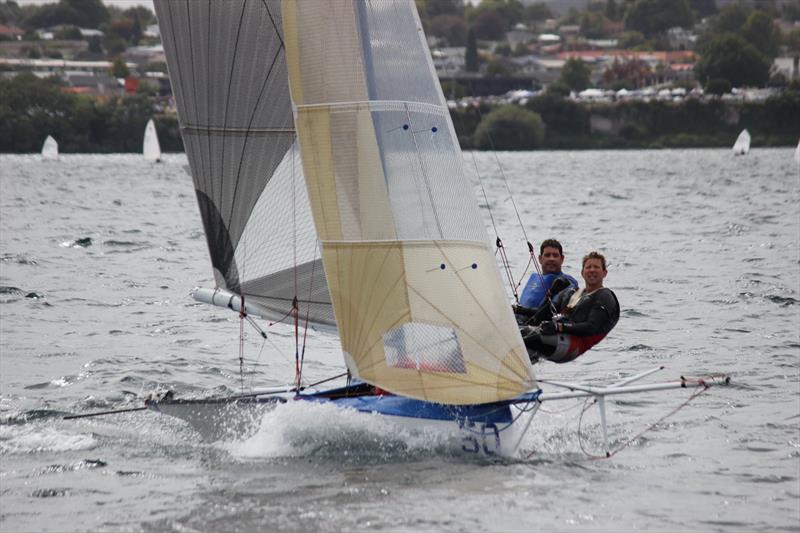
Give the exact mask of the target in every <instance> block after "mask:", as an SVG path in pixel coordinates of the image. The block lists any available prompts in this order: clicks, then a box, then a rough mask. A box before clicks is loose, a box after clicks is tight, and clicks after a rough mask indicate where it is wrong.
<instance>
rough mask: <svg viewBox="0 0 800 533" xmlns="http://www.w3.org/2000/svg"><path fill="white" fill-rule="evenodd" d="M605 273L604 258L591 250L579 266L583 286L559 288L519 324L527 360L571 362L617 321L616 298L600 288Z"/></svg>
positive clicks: (606, 289)
mask: <svg viewBox="0 0 800 533" xmlns="http://www.w3.org/2000/svg"><path fill="white" fill-rule="evenodd" d="M606 275H608V271H607V270H606V258H605V257H603V255H601V254H599V253H597V252H591V253H590V254H588V255H587V256H585V257H584V258H583V268H582V269H581V276H582V277H583V279H584V281H585V282H586V287H584V288H582V289H577V290H576V289H575V288H573V287H569V288H566V289H564V290H562V291H561V292H559V293H558V296H556V297H555V298H554V299H553V302H552V303H553V305H552V306H551V305H550V302H548V301H545V302H544V303H542V305H541V306H539V308H538V309H537V311H536V314H535V315H534V316H533V318H531V319H530V320H529V321H528V323H527V324H526V325H523V326H521V327H520V333H521V334H522V339H523V340H524V341H525V347H526V348H528V355H529V356H530V358H531V362H536V361H537V360H538V359H539V358H540V357H544V358H545V359H548V360H550V361H553V362H555V363H567V362H569V361H572V360H573V359H575V358H576V357H578V356H579V355H581V354H582V353H583V352H585V351H586V350H588V349H589V348H591V347H592V346H594V345H595V344H597V343H598V342H600V341H601V340H603V339H604V338H605V336H606V335H607V334H608V332H609V331H611V330H612V329H613V328H614V326H615V325H616V324H617V321H618V320H619V301H617V296H616V295H615V294H614V292H613V291H612V290H611V289H609V288H607V287H603V279H605V277H606ZM553 308H555V311H556V314H555V315H554V314H553Z"/></svg>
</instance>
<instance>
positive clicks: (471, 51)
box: [464, 28, 480, 72]
mask: <svg viewBox="0 0 800 533" xmlns="http://www.w3.org/2000/svg"><path fill="white" fill-rule="evenodd" d="M464 61H465V63H466V65H465V66H464V70H466V71H467V72H478V69H479V68H480V63H479V62H478V41H477V40H476V39H475V32H474V31H472V28H470V29H469V31H468V32H467V50H466V52H465V57H464Z"/></svg>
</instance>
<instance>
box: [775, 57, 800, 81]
mask: <svg viewBox="0 0 800 533" xmlns="http://www.w3.org/2000/svg"><path fill="white" fill-rule="evenodd" d="M798 62H800V61H799V59H798V57H797V56H795V57H776V58H775V61H773V62H772V67H771V70H772V72H774V73H776V74H777V73H781V74H783V75H784V77H785V78H786V79H787V80H800V66H799V65H798Z"/></svg>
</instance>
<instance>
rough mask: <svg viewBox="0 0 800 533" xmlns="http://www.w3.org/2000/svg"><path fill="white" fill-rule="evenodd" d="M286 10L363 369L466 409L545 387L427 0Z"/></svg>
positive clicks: (332, 251)
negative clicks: (479, 195)
mask: <svg viewBox="0 0 800 533" xmlns="http://www.w3.org/2000/svg"><path fill="white" fill-rule="evenodd" d="M282 11H283V28H284V36H285V43H286V54H287V71H288V74H289V80H290V87H291V95H292V100H293V103H294V105H295V106H296V109H295V122H296V127H297V134H298V140H299V143H300V153H301V156H302V160H303V170H304V175H305V179H306V184H307V187H308V199H309V203H310V206H311V211H312V213H313V218H314V224H315V227H316V230H317V234H318V236H319V238H320V240H321V248H322V261H323V265H324V268H325V273H326V279H327V280H328V287H329V290H330V296H331V301H332V302H333V308H334V312H335V315H336V323H337V325H338V329H339V334H340V337H341V342H342V348H343V352H344V356H345V361H346V362H347V365H348V368H349V369H350V371H351V372H352V373H353V374H354V375H355V376H357V377H360V378H361V379H364V380H366V381H368V382H370V383H374V384H376V385H379V386H381V387H382V388H384V389H386V390H389V391H392V392H395V393H398V394H402V395H405V396H410V397H414V398H420V399H424V400H429V401H436V402H444V403H452V404H470V403H486V402H493V401H498V400H502V399H507V398H510V397H513V396H515V395H517V394H519V393H521V392H523V391H525V390H528V389H530V388H532V387H534V386H535V382H534V379H533V374H532V370H531V366H530V362H529V360H528V357H527V353H526V351H525V348H524V346H523V345H522V340H521V338H520V335H519V332H518V330H517V326H516V322H515V320H514V318H513V314H512V312H511V309H510V306H509V305H508V301H507V299H506V295H505V292H504V290H503V286H502V282H501V278H500V272H499V270H498V268H497V265H496V263H495V261H494V256H493V253H492V249H491V247H490V245H489V242H488V235H487V234H486V231H485V229H484V228H483V225H482V222H481V217H480V213H479V211H478V207H477V202H476V201H475V198H474V196H473V193H472V189H471V187H470V186H469V182H468V180H467V179H466V178H465V174H464V170H463V167H462V159H461V153H460V148H459V145H458V142H457V139H456V136H455V132H454V130H453V126H452V122H451V120H450V116H449V112H448V110H447V107H446V105H445V101H444V98H443V96H442V93H441V88H440V87H439V85H438V82H437V80H436V77H435V72H434V70H433V66H432V63H431V60H430V55H429V52H428V49H427V45H426V44H425V38H424V35H423V34H422V28H421V25H420V22H419V19H418V17H417V14H416V10H415V6H414V2H413V0H327V1H325V2H318V1H315V0H283V3H282Z"/></svg>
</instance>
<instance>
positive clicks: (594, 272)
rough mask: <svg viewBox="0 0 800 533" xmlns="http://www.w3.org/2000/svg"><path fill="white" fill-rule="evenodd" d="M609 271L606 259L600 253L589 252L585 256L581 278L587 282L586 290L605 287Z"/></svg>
mask: <svg viewBox="0 0 800 533" xmlns="http://www.w3.org/2000/svg"><path fill="white" fill-rule="evenodd" d="M607 274H608V271H607V270H606V258H605V257H604V256H603V254H601V253H599V252H589V253H588V254H586V255H585V256H583V267H582V268H581V276H582V277H583V280H584V281H585V282H586V288H587V289H592V288H597V287H602V286H603V279H605V277H606V275H607Z"/></svg>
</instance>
